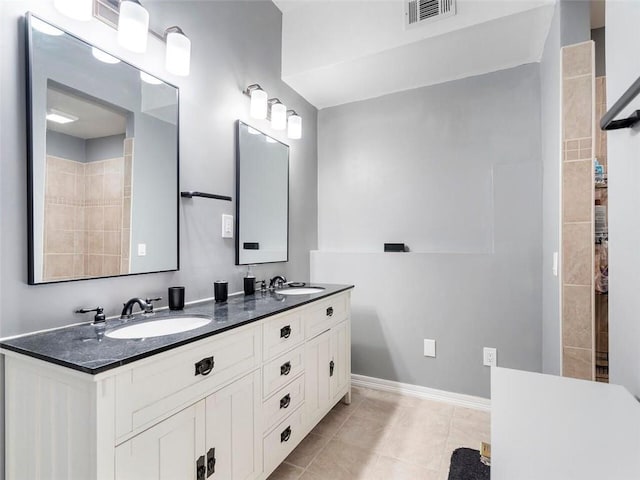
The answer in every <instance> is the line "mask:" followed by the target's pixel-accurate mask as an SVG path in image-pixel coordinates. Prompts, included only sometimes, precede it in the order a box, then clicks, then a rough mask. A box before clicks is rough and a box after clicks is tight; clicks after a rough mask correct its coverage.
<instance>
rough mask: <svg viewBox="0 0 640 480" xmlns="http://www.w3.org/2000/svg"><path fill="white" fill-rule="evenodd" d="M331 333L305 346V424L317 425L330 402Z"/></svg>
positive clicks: (327, 332) (325, 333)
mask: <svg viewBox="0 0 640 480" xmlns="http://www.w3.org/2000/svg"><path fill="white" fill-rule="evenodd" d="M330 339H331V336H330V332H329V331H326V332H324V333H322V334H320V335H318V336H317V337H315V338H313V339H311V340H309V341H308V342H307V343H306V345H305V412H306V418H305V422H306V423H307V424H309V423H315V421H316V420H317V419H318V418H319V417H320V416H321V415H324V413H325V411H326V409H327V407H328V406H329V402H330V400H331V397H330V388H329V378H330V377H329V357H330Z"/></svg>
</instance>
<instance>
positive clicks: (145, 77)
mask: <svg viewBox="0 0 640 480" xmlns="http://www.w3.org/2000/svg"><path fill="white" fill-rule="evenodd" d="M140 80H142V81H143V82H145V83H148V84H150V85H160V84H161V83H163V82H162V80H160V79H159V78H156V77H154V76H153V75H149V74H148V73H147V72H142V71H141V72H140Z"/></svg>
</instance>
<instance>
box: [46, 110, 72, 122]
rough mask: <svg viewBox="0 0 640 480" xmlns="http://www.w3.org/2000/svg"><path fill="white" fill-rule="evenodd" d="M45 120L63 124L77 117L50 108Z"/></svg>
mask: <svg viewBox="0 0 640 480" xmlns="http://www.w3.org/2000/svg"><path fill="white" fill-rule="evenodd" d="M47 120H49V121H51V122H54V123H61V124H65V123H71V122H75V121H77V120H78V117H76V116H74V115H71V114H69V113H65V112H61V111H60V110H55V109H53V108H52V109H51V110H49V113H47Z"/></svg>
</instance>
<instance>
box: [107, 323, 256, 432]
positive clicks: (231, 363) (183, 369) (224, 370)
mask: <svg viewBox="0 0 640 480" xmlns="http://www.w3.org/2000/svg"><path fill="white" fill-rule="evenodd" d="M261 347H262V341H261V329H260V327H259V326H251V327H250V328H244V329H240V331H238V330H234V331H231V332H227V333H222V334H220V335H218V336H215V337H213V338H210V339H205V340H201V341H200V342H198V343H194V344H190V345H185V346H184V347H181V348H180V349H177V350H173V351H171V352H168V353H166V354H164V355H161V356H158V357H156V359H155V360H153V359H149V360H150V361H142V362H141V363H140V365H138V366H134V368H132V369H131V370H128V371H126V372H123V373H121V374H119V375H118V376H117V377H116V387H115V389H116V391H115V395H116V405H117V407H116V438H118V439H119V438H121V437H122V436H123V435H126V434H128V433H129V432H132V431H134V430H136V429H138V428H140V427H145V426H148V425H151V424H153V422H154V421H156V420H157V419H159V418H160V417H162V416H166V415H167V414H170V413H175V411H177V410H178V409H180V408H182V407H184V406H185V405H188V403H189V402H190V401H193V400H194V399H198V398H202V397H203V396H204V395H206V394H208V393H210V392H213V391H214V390H215V388H216V387H217V386H219V385H223V384H224V383H227V382H229V381H231V380H233V379H234V378H237V377H238V376H240V375H242V374H243V373H245V372H248V371H250V370H251V369H253V368H256V367H257V366H258V365H259V364H260V358H261ZM211 360H212V361H213V363H212V364H211ZM198 369H199V371H198ZM209 370H210V371H209Z"/></svg>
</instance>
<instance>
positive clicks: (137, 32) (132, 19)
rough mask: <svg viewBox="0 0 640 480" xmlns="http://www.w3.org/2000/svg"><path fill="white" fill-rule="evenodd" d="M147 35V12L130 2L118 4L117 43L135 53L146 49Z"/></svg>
mask: <svg viewBox="0 0 640 480" xmlns="http://www.w3.org/2000/svg"><path fill="white" fill-rule="evenodd" d="M148 34H149V12H147V10H145V8H144V7H143V6H142V5H140V4H139V3H136V2H134V1H132V0H123V1H122V2H120V15H119V17H118V43H119V44H120V45H121V46H123V47H124V48H126V49H127V50H131V51H132V52H136V53H144V52H145V50H146V49H147V37H148Z"/></svg>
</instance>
